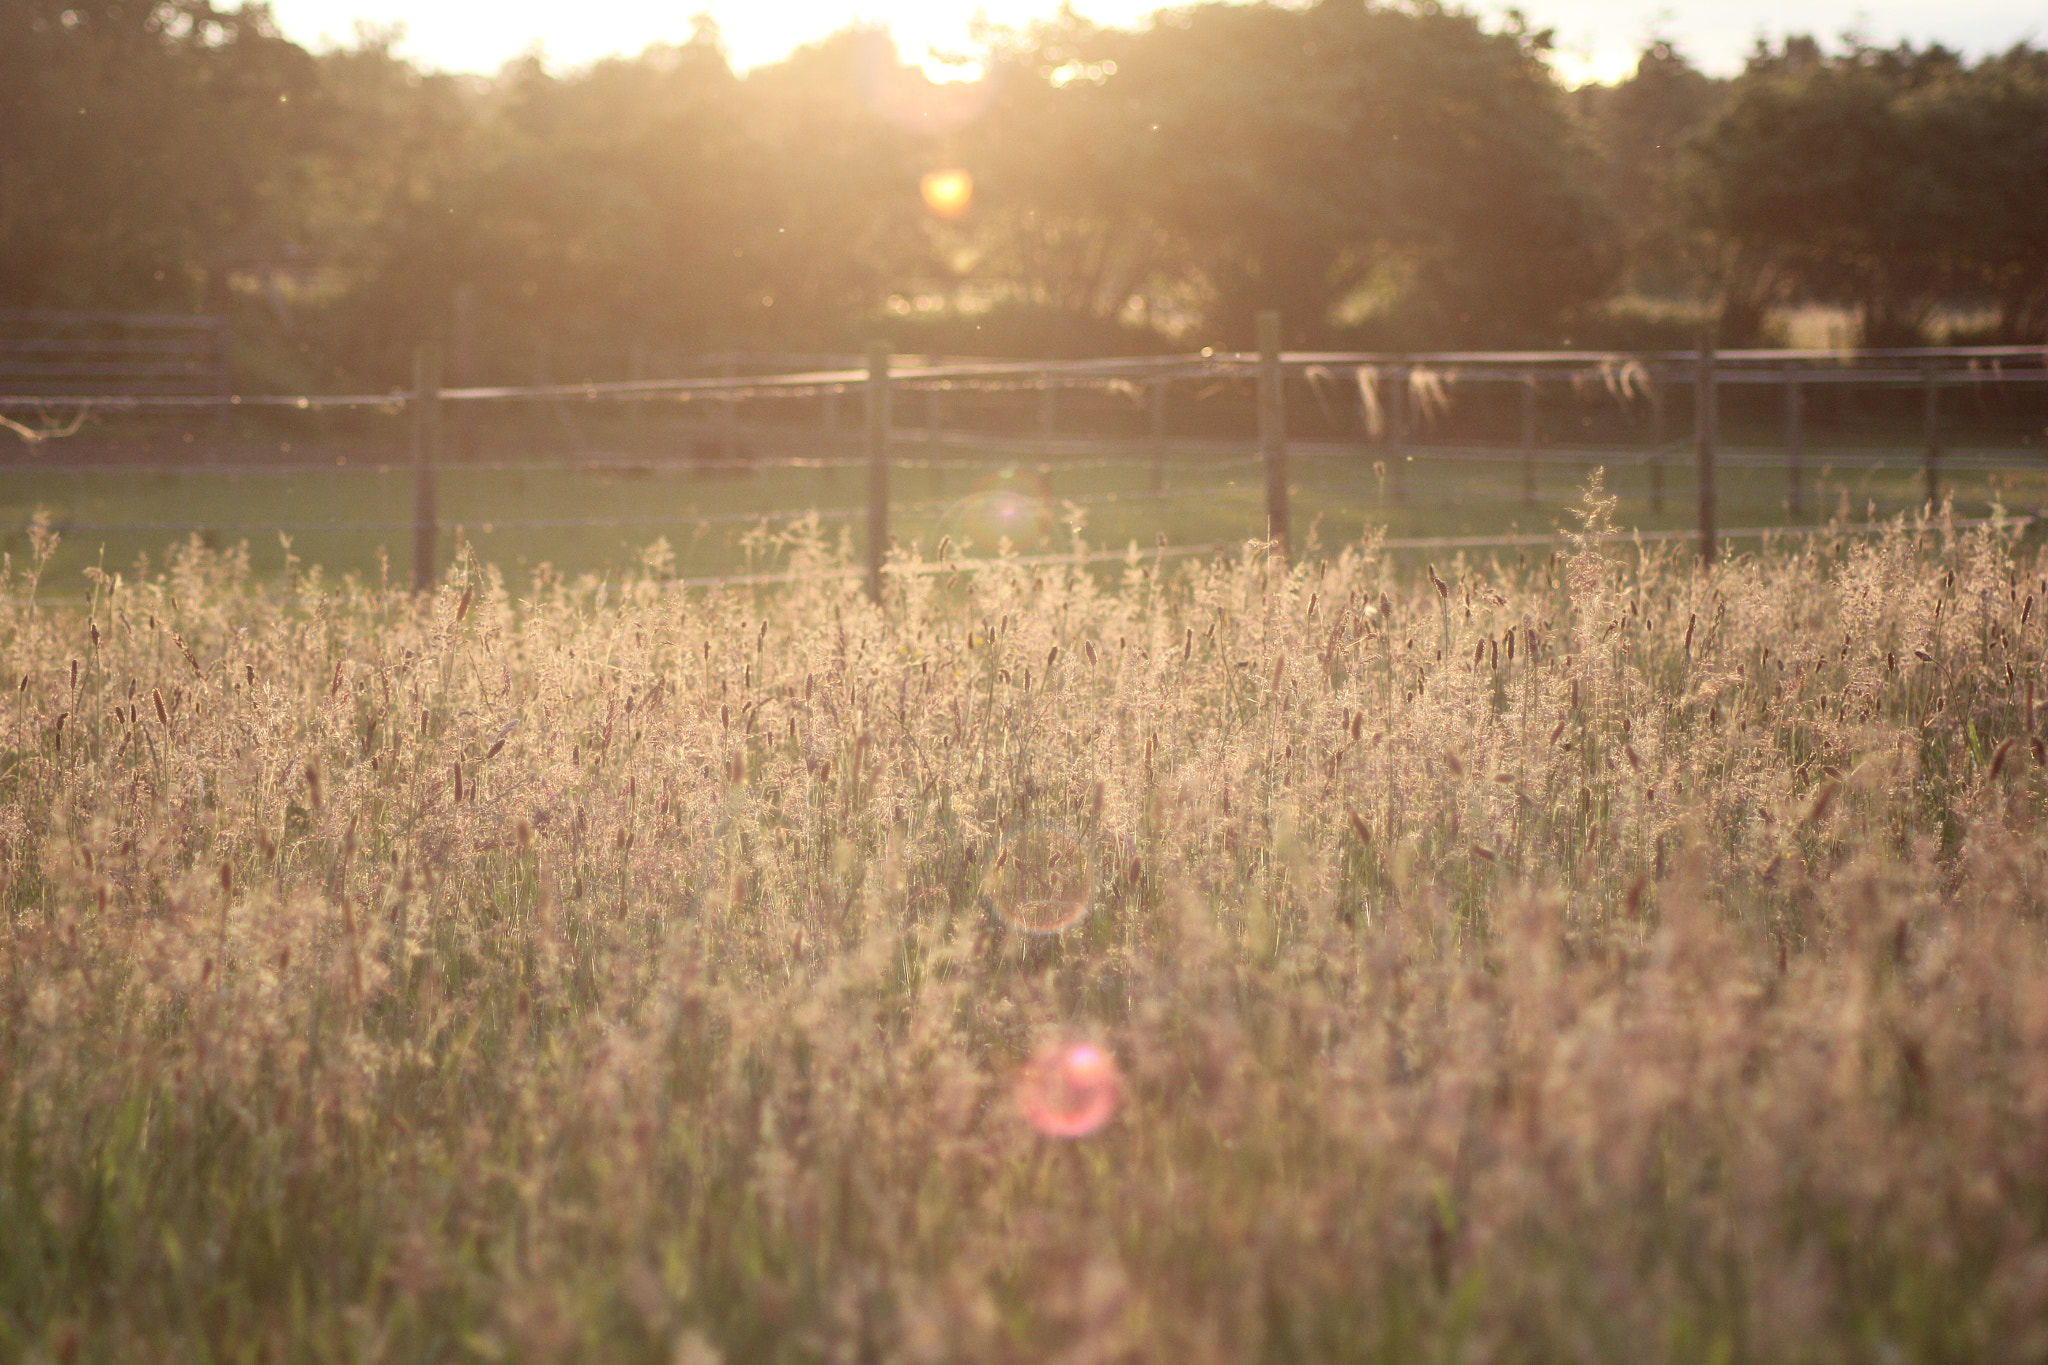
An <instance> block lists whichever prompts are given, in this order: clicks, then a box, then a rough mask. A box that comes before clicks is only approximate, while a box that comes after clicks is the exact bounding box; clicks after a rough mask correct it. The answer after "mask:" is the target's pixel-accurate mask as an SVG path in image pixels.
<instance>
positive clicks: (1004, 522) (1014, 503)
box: [936, 469, 1053, 555]
mask: <svg viewBox="0 0 2048 1365" xmlns="http://www.w3.org/2000/svg"><path fill="white" fill-rule="evenodd" d="M1043 484H1044V480H1043V479H1042V478H1036V479H1034V478H1030V477H1028V476H1025V475H1022V474H1020V473H1018V472H1017V471H1016V470H1014V469H1007V470H1004V471H1003V472H1002V473H1001V474H998V475H996V476H995V477H994V478H992V479H990V480H989V481H988V482H986V483H985V484H983V485H982V486H981V487H980V488H978V489H976V490H975V491H974V492H972V493H970V494H968V495H967V496H966V497H964V498H962V499H961V500H960V501H959V502H956V503H954V504H953V505H952V506H951V507H949V508H947V509H946V511H945V512H944V514H942V515H941V516H940V517H939V522H938V526H937V528H936V530H937V535H938V538H939V539H940V540H942V541H946V542H950V544H951V545H952V547H953V548H954V549H955V550H958V551H959V552H960V553H962V554H984V555H986V554H997V553H1000V552H1002V551H1003V549H1004V548H1005V547H1007V548H1008V549H1010V550H1014V551H1017V552H1019V553H1028V552H1030V551H1032V550H1036V549H1038V548H1039V547H1040V546H1041V545H1043V544H1044V543H1045V542H1046V540H1047V539H1049V538H1050V537H1051V535H1052V531H1053V510H1052V503H1051V500H1050V499H1049V498H1048V497H1046V495H1045V493H1044V490H1043ZM1034 485H1037V486H1034Z"/></svg>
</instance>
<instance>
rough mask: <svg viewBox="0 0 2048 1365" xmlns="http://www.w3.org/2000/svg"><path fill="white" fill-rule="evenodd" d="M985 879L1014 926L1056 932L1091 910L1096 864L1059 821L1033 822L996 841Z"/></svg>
mask: <svg viewBox="0 0 2048 1365" xmlns="http://www.w3.org/2000/svg"><path fill="white" fill-rule="evenodd" d="M982 885H983V888H984V890H985V891H986V892H987V895H988V898H989V902H990V903H991V904H992V905H993V906H994V907H995V911H996V913H997V914H998V915H1000V916H1002V920H1003V923H1005V924H1007V925H1009V926H1010V927H1011V928H1012V929H1015V930H1017V931H1019V932H1020V933H1026V934H1057V933H1059V932H1060V931H1061V930H1062V929H1071V928H1073V927H1074V926H1075V925H1076V924H1079V923H1080V922H1081V918H1082V916H1084V915H1086V914H1087V913H1088V907H1089V905H1090V904H1091V903H1092V902H1093V901H1094V899H1095V869H1094V866H1093V863H1092V861H1091V860H1090V858H1089V856H1088V850H1087V849H1086V848H1085V847H1084V846H1083V845H1082V843H1081V841H1080V840H1079V839H1076V838H1075V837H1074V836H1073V835H1071V834H1069V833H1067V832H1066V831H1065V830H1063V829H1059V828H1057V827H1048V826H1031V827H1029V828H1026V829H1022V830H1019V831H1017V832H1016V833H1014V834H1011V835H1009V836H1008V837H1006V838H1005V839H1004V840H1003V841H1002V843H1001V844H999V845H998V846H997V848H996V855H995V858H994V859H993V861H992V862H991V863H990V866H989V871H988V875H987V877H985V878H984V879H983V882H982Z"/></svg>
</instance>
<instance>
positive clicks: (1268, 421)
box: [1259, 308, 1294, 560]
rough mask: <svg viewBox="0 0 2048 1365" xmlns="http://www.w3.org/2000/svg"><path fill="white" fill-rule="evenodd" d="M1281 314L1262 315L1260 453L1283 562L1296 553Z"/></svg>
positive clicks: (1270, 523) (1271, 532)
mask: <svg viewBox="0 0 2048 1365" xmlns="http://www.w3.org/2000/svg"><path fill="white" fill-rule="evenodd" d="M1282 378H1283V371H1282V370H1281V368H1280V315H1279V314H1278V313H1276V312H1274V311H1273V310H1272V309H1270V308H1269V309H1266V310H1265V311H1263V312H1261V313H1260V314H1259V453H1260V455H1262V456H1263V457H1264V458H1265V461H1266V538H1267V539H1268V540H1270V541H1272V542H1273V543H1274V544H1275V545H1276V546H1278V547H1279V550H1280V557H1281V559H1282V560H1285V559H1287V558H1288V557H1289V556H1290V555H1291V554H1292V553H1293V550H1294V545H1293V537H1292V535H1291V534H1290V530H1289V527H1288V524H1287V407H1286V397H1285V393H1284V391H1283V389H1282V387H1281V384H1282Z"/></svg>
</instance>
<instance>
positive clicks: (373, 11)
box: [274, 0, 2044, 84]
mask: <svg viewBox="0 0 2048 1365" xmlns="http://www.w3.org/2000/svg"><path fill="white" fill-rule="evenodd" d="M1055 8H1056V5H1055V3H1053V0H995V3H990V4H985V5H981V6H977V7H974V8H969V7H967V6H964V5H948V4H920V3H917V0H866V3H863V0H786V2H785V3H782V4H775V5H759V4H739V3H735V2H734V0H705V2H704V3H682V4H653V3H646V0H586V3H583V4H580V5H575V6H571V7H566V8H565V7H563V6H561V5H556V4H546V3H541V0H493V2H492V3H488V4H486V3H478V0H408V2H407V3H398V2H397V0H276V3H275V5H274V9H275V11H276V14H277V17H278V21H279V23H280V24H281V25H282V26H283V28H284V31H285V32H286V33H287V34H288V35H290V36H291V37H293V38H295V39H298V40H299V41H301V42H305V43H308V44H315V45H318V44H322V43H348V42H352V41H353V40H354V37H355V33H356V26H357V25H358V24H365V23H367V24H372V25H390V24H403V25H404V30H405V36H404V39H403V41H402V42H401V43H400V45H399V49H400V51H401V52H403V53H405V54H406V55H408V56H410V57H412V58H414V59H415V60H417V61H419V62H421V63H423V64H425V65H427V66H431V67H438V68H441V69H445V70H455V71H483V72H487V71H492V70H495V69H496V68H497V67H498V66H500V65H501V64H502V63H503V62H505V61H506V60H507V59H509V58H511V57H514V56H517V55H519V54H520V53H521V52H524V51H527V50H530V49H531V50H538V51H540V52H541V53H542V54H543V55H544V56H545V58H546V60H547V61H548V63H549V64H550V65H551V66H557V67H569V66H576V65H580V64H582V63H585V62H589V61H593V60H595V59H597V58H600V57H604V56H608V55H612V54H617V53H633V52H638V51H639V50H641V49H642V48H644V47H646V46H647V45H648V44H650V43H659V42H678V41H681V40H683V39H685V38H687V37H688V36H689V34H690V31H691V20H692V16H693V15H695V14H698V13H706V14H709V15H710V17H711V18H712V19H713V20H714V21H715V22H716V23H717V25H718V27H719V30H720V33H721V35H722V36H723V39H724V42H725V45H726V49H727V51H728V52H729V53H730V54H731V57H732V61H733V64H734V65H735V66H737V67H739V68H741V69H746V68H749V67H753V66H759V65H761V64H763V63H767V62H773V61H776V60H778V59H780V58H781V57H782V56H784V55H785V54H786V53H788V52H789V51H790V49H791V48H793V47H795V46H797V45H799V44H802V43H805V42H808V41H811V40H813V39H816V38H820V37H822V36H824V35H825V34H827V33H831V32H833V31H835V30H837V29H841V28H844V27H846V26H847V25H849V24H852V23H855V22H869V23H885V24H887V25H888V26H889V28H890V29H891V31H892V32H893V33H894V34H895V36H896V41H897V46H898V48H899V49H900V50H901V51H902V52H903V54H904V55H905V56H906V57H907V58H909V59H911V60H915V61H918V62H921V63H924V64H925V65H926V67H927V69H928V70H929V71H930V72H931V74H933V75H934V76H939V75H942V74H944V66H945V59H947V58H952V57H960V58H968V57H971V56H972V55H973V53H974V50H975V44H974V41H973V39H972V36H971V34H970V26H971V25H972V24H973V22H974V21H975V19H976V18H977V17H980V18H984V19H986V20H988V21H989V22H991V23H994V24H998V25H1009V26H1022V25H1025V24H1028V23H1030V22H1031V21H1032V20H1034V19H1038V18H1042V17H1045V16H1046V15H1049V14H1051V13H1052V12H1053V11H1054V9H1055ZM1077 8H1078V9H1079V10H1080V12H1081V13H1083V14H1085V15H1087V16H1088V17H1089V18H1091V19H1094V20H1096V21H1098V22H1100V23H1104V24H1112V25H1129V24H1132V23H1134V22H1137V21H1138V20H1140V19H1141V18H1142V17H1143V16H1144V15H1145V14H1147V13H1149V12H1151V11H1152V10H1154V9H1156V8H1158V6H1157V5H1155V4H1151V3H1146V0H1087V2H1086V3H1084V4H1081V5H1079V6H1077ZM1479 8H1480V9H1481V10H1482V11H1483V12H1486V13H1488V14H1493V15H1498V14H1500V13H1501V12H1503V11H1504V8H1505V7H1503V6H1497V5H1485V6H1480V7H1479ZM1520 8H1521V9H1522V10H1523V12H1524V13H1526V14H1527V15H1528V16H1529V18H1530V21H1531V22H1532V23H1533V24H1535V25H1538V26H1541V27H1548V28H1551V29H1554V30H1555V32H1556V36H1557V55H1556V59H1555V61H1556V65H1557V69H1558V71H1559V73H1560V74H1561V75H1562V76H1563V77H1564V78H1565V79H1566V80H1567V81H1569V82H1571V83H1573V84H1577V83H1580V82H1583V81H1586V80H1612V79H1615V78H1616V77H1618V76H1621V75H1624V74H1626V72H1627V71H1628V70H1629V69H1630V68H1631V67H1632V66H1633V64H1634V59H1635V53H1636V52H1637V51H1638V50H1639V49H1640V48H1641V47H1642V45H1643V43H1644V42H1645V41H1646V40H1647V39H1649V38H1651V37H1667V38H1671V39H1673V40H1675V41H1676V42H1677V43H1678V44H1679V46H1680V47H1681V48H1682V49H1683V50H1684V51H1685V52H1686V53H1687V54H1688V55H1690V56H1691V57H1692V58H1693V59H1694V60H1695V61H1697V62H1699V63H1700V64H1701V65H1703V66H1705V67H1707V68H1708V69H1709V70H1713V71H1716V72H1722V73H1726V72H1732V71H1734V70H1735V69H1736V68H1738V67H1739V66H1740V65H1741V61H1742V56H1743V54H1744V53H1745V52H1746V51H1747V50H1748V49H1749V47H1750V46H1751V45H1752V44H1753V43H1754V42H1755V40H1756V39H1757V38H1758V37H1759V36H1771V37H1777V36H1781V35H1783V34H1784V33H1786V32H1807V33H1814V34H1817V35H1820V36H1824V37H1834V36H1838V35H1840V34H1842V33H1844V32H1847V31H1852V30H1853V31H1855V32H1857V33H1859V34H1861V35H1863V36H1864V37H1867V38H1869V39H1872V40H1874V41H1878V42H1886V43H1889V42H1894V41H1898V40H1901V39H1906V40H1911V41H1913V42H1915V43H1923V44H1924V43H1930V42H1941V43H1945V44H1947V45H1949V46H1951V47H1958V48H1961V49H1963V50H1964V51H1966V52H1970V53H1982V52H1988V51H1993V50H1997V49H2000V48H2004V47H2007V46H2010V45H2011V44H2013V43H2015V42H2018V41H2021V40H2022V39H2035V40H2038V39H2039V38H2040V37H2041V36H2042V34H2043V28H2044V26H2043V24H2042V22H2041V11H2040V9H2039V7H2038V5H2035V4H2030V3H2028V0H1944V2H1943V3H1935V0H1878V2H1877V3H1859V0H1801V2H1800V3H1798V4H1792V5H1787V4H1783V3H1771V0H1684V2H1683V3H1654V2H1653V0H1530V2H1529V3H1527V4H1525V5H1522V6H1521V7H1520ZM934 53H937V54H939V56H938V57H937V58H936V59H935V58H934V57H933V54H934Z"/></svg>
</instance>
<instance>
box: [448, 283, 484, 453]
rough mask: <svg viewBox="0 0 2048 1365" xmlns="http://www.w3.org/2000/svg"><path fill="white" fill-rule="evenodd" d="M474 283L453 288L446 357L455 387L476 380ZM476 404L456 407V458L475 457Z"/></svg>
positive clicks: (465, 386) (472, 382)
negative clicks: (449, 348)
mask: <svg viewBox="0 0 2048 1365" xmlns="http://www.w3.org/2000/svg"><path fill="white" fill-rule="evenodd" d="M476 332H477V316H476V286H475V285H473V284H463V285H457V286H456V288H455V335H454V337H453V341H454V343H455V344H454V347H453V350H454V354H453V355H451V356H449V357H448V360H449V367H448V368H449V372H450V373H449V377H450V378H452V379H453V380H454V381H455V386H456V387H457V388H468V387H470V386H471V385H473V384H475V383H476V382H477V370H478V366H477V357H476ZM476 423H477V411H476V404H474V403H463V404H460V405H459V406H457V407H456V409H455V442H454V445H455V458H456V459H458V460H464V461H469V460H474V459H475V458H476V453H477V451H476Z"/></svg>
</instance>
